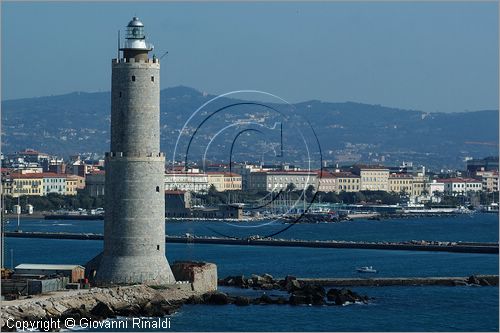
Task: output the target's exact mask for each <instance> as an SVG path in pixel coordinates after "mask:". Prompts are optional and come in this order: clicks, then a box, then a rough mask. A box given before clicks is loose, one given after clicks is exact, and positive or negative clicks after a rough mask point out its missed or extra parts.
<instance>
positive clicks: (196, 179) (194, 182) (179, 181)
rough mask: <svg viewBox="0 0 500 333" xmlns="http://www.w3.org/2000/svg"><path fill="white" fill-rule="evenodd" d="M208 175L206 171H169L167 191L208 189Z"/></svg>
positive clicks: (166, 178) (166, 184)
mask: <svg viewBox="0 0 500 333" xmlns="http://www.w3.org/2000/svg"><path fill="white" fill-rule="evenodd" d="M209 186H210V185H209V182H208V175H207V174H206V173H191V172H167V173H166V174H165V190H167V191H173V190H178V191H189V192H201V191H208V188H209Z"/></svg>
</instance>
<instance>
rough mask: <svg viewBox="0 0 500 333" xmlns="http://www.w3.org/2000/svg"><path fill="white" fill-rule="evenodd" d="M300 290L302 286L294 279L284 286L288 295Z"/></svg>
mask: <svg viewBox="0 0 500 333" xmlns="http://www.w3.org/2000/svg"><path fill="white" fill-rule="evenodd" d="M301 288H302V284H301V283H300V282H299V281H298V280H296V279H293V280H289V281H288V282H286V284H285V290H286V291H288V292H289V293H290V292H293V291H295V290H300V289H301Z"/></svg>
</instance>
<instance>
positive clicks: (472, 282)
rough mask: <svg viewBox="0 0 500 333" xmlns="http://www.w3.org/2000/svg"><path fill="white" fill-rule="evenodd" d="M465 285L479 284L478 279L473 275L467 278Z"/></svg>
mask: <svg viewBox="0 0 500 333" xmlns="http://www.w3.org/2000/svg"><path fill="white" fill-rule="evenodd" d="M467 283H468V284H480V283H479V280H478V278H477V277H475V276H474V275H471V276H469V278H468V279H467Z"/></svg>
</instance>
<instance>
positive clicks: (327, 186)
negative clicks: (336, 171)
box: [317, 171, 337, 192]
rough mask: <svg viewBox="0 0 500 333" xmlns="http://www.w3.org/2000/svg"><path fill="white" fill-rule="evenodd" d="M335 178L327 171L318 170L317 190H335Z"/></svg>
mask: <svg viewBox="0 0 500 333" xmlns="http://www.w3.org/2000/svg"><path fill="white" fill-rule="evenodd" d="M335 181H336V178H335V177H334V176H333V175H332V174H331V173H330V172H328V171H318V188H317V190H318V191H321V192H335V190H336V189H337V186H336V184H335Z"/></svg>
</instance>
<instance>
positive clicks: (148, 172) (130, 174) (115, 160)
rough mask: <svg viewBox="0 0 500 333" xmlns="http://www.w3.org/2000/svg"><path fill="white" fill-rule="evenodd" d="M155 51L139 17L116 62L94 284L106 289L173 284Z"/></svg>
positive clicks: (157, 64)
mask: <svg viewBox="0 0 500 333" xmlns="http://www.w3.org/2000/svg"><path fill="white" fill-rule="evenodd" d="M152 49H153V46H152V45H151V44H149V43H147V42H146V37H145V35H144V24H143V23H142V22H141V21H140V20H139V19H138V18H137V17H134V18H133V19H132V21H130V22H129V24H128V25H127V33H126V38H125V43H124V45H123V47H121V48H120V49H119V50H120V51H121V52H122V53H123V56H122V57H119V59H113V61H112V79H111V149H110V151H109V152H108V153H106V185H105V193H106V198H105V210H106V215H105V221H104V252H103V253H102V255H101V256H100V259H99V262H98V263H97V269H96V271H95V276H94V280H95V282H96V283H97V284H100V285H106V284H120V283H150V284H168V283H174V282H175V279H174V276H173V274H172V271H171V269H170V265H169V264H168V261H167V258H166V257H165V191H164V170H165V155H164V154H163V153H161V152H160V62H159V60H158V59H156V58H154V57H153V59H150V58H149V56H148V55H149V52H150V51H152ZM96 259H97V258H96Z"/></svg>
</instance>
